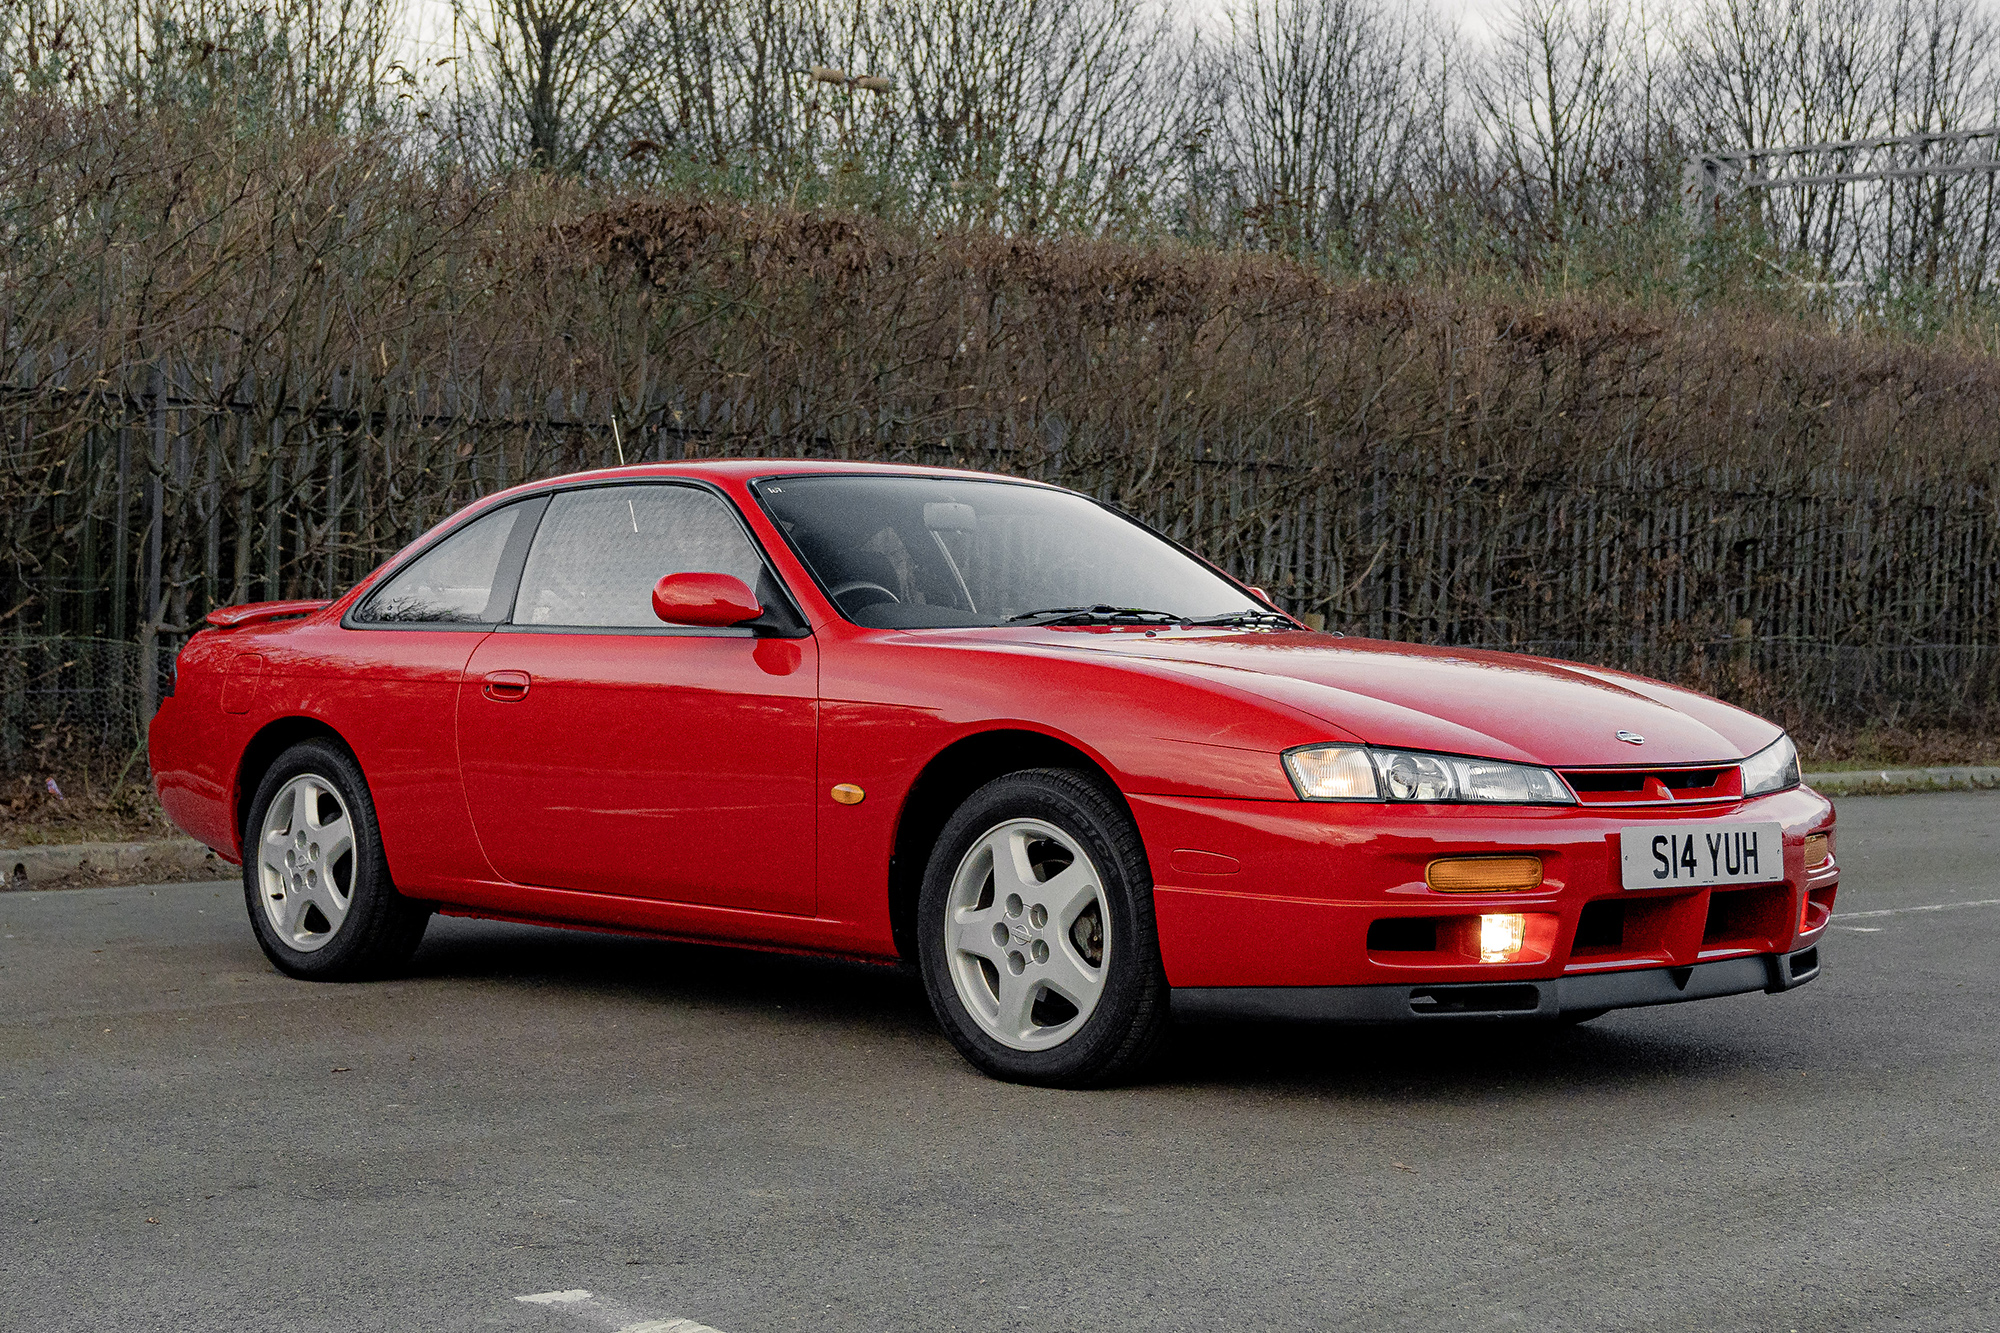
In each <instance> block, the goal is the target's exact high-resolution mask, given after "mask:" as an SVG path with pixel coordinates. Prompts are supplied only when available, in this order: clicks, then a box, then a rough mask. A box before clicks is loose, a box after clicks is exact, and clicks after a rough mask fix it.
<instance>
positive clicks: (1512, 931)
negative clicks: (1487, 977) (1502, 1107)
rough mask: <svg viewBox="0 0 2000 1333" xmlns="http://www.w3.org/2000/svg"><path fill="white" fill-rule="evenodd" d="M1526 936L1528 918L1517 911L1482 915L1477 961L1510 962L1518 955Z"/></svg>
mask: <svg viewBox="0 0 2000 1333" xmlns="http://www.w3.org/2000/svg"><path fill="white" fill-rule="evenodd" d="M1527 937H1528V918H1527V917H1525V916H1522V915H1520V914H1519V913H1514V912H1509V913H1507V914H1505V915H1502V916H1482V917H1480V918H1479V961H1480V962H1482V963H1511V962H1513V961H1514V959H1515V958H1517V957H1518V956H1519V955H1520V953H1521V946H1522V945H1523V944H1525V943H1526V942H1527Z"/></svg>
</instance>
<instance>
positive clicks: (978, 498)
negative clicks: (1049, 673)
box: [755, 475, 1282, 629]
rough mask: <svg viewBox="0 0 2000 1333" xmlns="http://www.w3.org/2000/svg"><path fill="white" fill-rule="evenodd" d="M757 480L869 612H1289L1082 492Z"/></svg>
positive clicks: (1032, 615)
mask: <svg viewBox="0 0 2000 1333" xmlns="http://www.w3.org/2000/svg"><path fill="white" fill-rule="evenodd" d="M755 489H756V492H757V496H758V498H759V499H760V500H761V501H762V502H763V505H764V508H765V510H766V512H768V513H769V514H770V515H771V518H772V520H773V521H774V522H776V523H777V525H778V527H779V528H780V529H781V530H782V531H783V532H784V534H785V536H786V537H787V538H788V539H789V540H790V541H791V543H792V548H793V549H794V550H796V551H797V552H798V553H799V558H800V559H802V560H803V561H805V563H806V565H807V567H808V568H810V569H811V570H812V572H813V576H814V577H815V578H817V579H818V580H819V582H820V585H821V586H822V587H823V588H825V589H826V591H827V594H828V595H829V596H830V597H832V598H833V600H834V602H835V604H836V605H838V606H839V607H840V609H841V612H842V614H844V615H846V617H847V618H848V619H849V620H852V621H854V622H855V623H856V624H859V625H872V626H877V627H879V628H884V629H935V628H940V627H943V626H948V625H1004V624H1007V623H1010V622H1013V621H1022V622H1029V621H1039V622H1040V623H1044V624H1046V623H1049V622H1050V621H1053V620H1057V619H1061V618H1064V616H1065V614H1066V615H1068V616H1069V618H1073V619H1082V618H1089V617H1091V616H1093V615H1094V616H1096V617H1097V618H1100V619H1116V618H1117V613H1119V612H1127V611H1132V610H1142V611H1146V612H1157V613H1161V616H1160V618H1161V619H1211V618H1216V617H1232V616H1241V617H1245V618H1248V619H1252V620H1273V621H1275V620H1280V619H1282V618H1281V617H1276V616H1273V615H1272V613H1271V612H1270V610H1269V608H1268V607H1265V606H1262V605H1261V604H1259V603H1257V602H1255V601H1253V600H1252V599H1251V598H1250V597H1248V596H1247V595H1245V594H1244V593H1243V592H1242V591H1241V590H1240V589H1238V588H1236V587H1234V586H1233V585H1231V584H1230V583H1229V582H1228V581H1227V580H1225V579H1223V578H1222V577H1221V576H1220V575H1218V574H1216V573H1215V571H1214V570H1212V569H1210V568H1208V566H1206V565H1204V564H1202V563H1201V562H1200V561H1198V560H1195V559H1194V558H1192V557H1191V556H1189V555H1187V554H1186V553H1185V552H1183V551H1181V550H1180V549H1179V548H1177V547H1175V546H1173V545H1171V544H1170V543H1168V542H1166V541H1163V540H1162V539H1161V538H1159V537H1157V536H1155V535H1154V534H1153V533H1151V532H1148V531H1147V530H1146V529H1145V528H1143V527H1141V526H1139V525H1138V524H1137V523H1133V522H1131V521H1130V520H1128V519H1124V518H1121V517H1119V516H1118V515H1117V514H1114V513H1112V512H1111V511H1110V510H1108V509H1105V508H1104V507H1103V506H1101V505H1098V504H1095V503H1093V502H1092V501H1090V500H1087V499H1085V498H1084V497H1082V496H1080V495H1074V494H1071V493H1070V492H1068V491H1056V490H1046V489H1043V488H1042V487H1039V486H1023V485H1014V484H1011V483H1008V482H1000V481H970V480H967V481H961V480H958V479H956V478H943V477H887V476H852V475H849V476H816V477H784V478H779V479H776V480H772V481H765V482H759V483H758V484H757V486H756V488H755ZM1043 613H1046V615H1044V614H1043Z"/></svg>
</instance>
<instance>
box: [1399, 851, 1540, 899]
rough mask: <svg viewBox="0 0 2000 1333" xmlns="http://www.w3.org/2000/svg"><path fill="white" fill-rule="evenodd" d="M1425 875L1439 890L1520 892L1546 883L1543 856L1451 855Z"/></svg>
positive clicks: (1443, 891) (1431, 866)
mask: <svg viewBox="0 0 2000 1333" xmlns="http://www.w3.org/2000/svg"><path fill="white" fill-rule="evenodd" d="M1424 879H1425V881H1426V882H1427V883H1429V884H1430V886H1431V887H1432V888H1434V889H1436V890H1437V891H1438V892H1439V893H1518V892H1520V891H1521V890H1523V889H1539V888H1540V887H1541V886H1542V858H1541V857H1539V856H1448V857H1445V858H1444V859H1443V860H1439V861H1433V862H1431V863H1430V865H1429V866H1428V867H1427V868H1426V869H1425V870H1424Z"/></svg>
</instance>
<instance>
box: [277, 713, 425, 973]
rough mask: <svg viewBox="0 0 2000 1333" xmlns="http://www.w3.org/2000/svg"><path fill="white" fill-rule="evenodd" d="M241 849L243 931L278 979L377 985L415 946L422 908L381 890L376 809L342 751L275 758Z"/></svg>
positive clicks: (389, 888)
mask: <svg viewBox="0 0 2000 1333" xmlns="http://www.w3.org/2000/svg"><path fill="white" fill-rule="evenodd" d="M243 844H244V846H243V895H244V897H245V899H246V900H247V903H248V906H249V909H250V924H251V927H252V928H253V929H254V930H255V931H256V932H257V943H258V944H260V945H261V946H263V949H264V955H265V956H266V957H267V958H269V959H270V960H271V961H272V962H273V963H274V964H276V965H277V966H278V968H279V969H280V970H282V971H285V972H289V973H290V974H291V975H293V976H295V977H309V978H312V979H315V980H320V981H344V980H350V979H355V978H360V977H367V976H379V975H380V974H382V973H384V972H389V971H393V970H395V969H396V968H398V967H400V966H401V965H402V964H404V963H405V962H407V961H409V957H410V955H411V954H412V953H414V952H415V951H416V947H417V944H418V942H419V941H421V940H422V939H423V935H424V927H425V925H426V924H427V923H428V922H429V920H430V914H431V908H430V905H429V904H428V903H421V902H417V901H415V900H413V899H410V898H406V897H404V896H403V895H402V894H400V893H398V892H397V891H396V886H395V885H394V884H393V883H391V882H390V879H389V863H388V860H387V858H386V857H385V856H384V854H383V851H382V836H381V832H380V830H379V829H378V828H377V827H376V823H375V803H374V801H373V800H372V799H371V798H370V797H369V794H368V783H367V781H366V780H365V779H364V778H363V777H362V775H361V766H360V765H359V764H357V763H355V762H354V756H353V755H352V754H350V753H348V751H347V749H346V748H345V747H344V746H341V745H339V744H336V743H335V742H334V741H332V740H330V739H328V740H321V739H315V740H308V741H303V742H301V743H299V744H297V745H294V746H293V747H292V748H290V749H289V750H286V751H285V752H284V753H283V754H281V755H279V756H278V758H277V761H276V762H275V763H273V764H272V765H271V767H270V768H269V769H267V770H265V773H264V776H263V780H262V781H260V782H259V783H258V784H257V790H256V793H255V795H254V796H253V797H252V799H251V802H250V810H249V817H248V819H246V820H245V821H244V838H243Z"/></svg>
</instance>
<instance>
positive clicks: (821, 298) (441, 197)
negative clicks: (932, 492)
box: [0, 108, 2000, 717]
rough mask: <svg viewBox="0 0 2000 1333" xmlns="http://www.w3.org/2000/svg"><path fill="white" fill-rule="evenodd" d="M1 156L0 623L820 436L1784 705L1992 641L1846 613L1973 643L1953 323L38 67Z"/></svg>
mask: <svg viewBox="0 0 2000 1333" xmlns="http://www.w3.org/2000/svg"><path fill="white" fill-rule="evenodd" d="M0 189H4V190H5V192H6V196H7V197H8V198H9V199H11V200H13V201H15V204H16V207H15V209H14V211H13V213H12V214H11V215H10V221H9V224H8V225H9V228H10V230H9V232H8V245H9V247H10V249H9V255H10V259H9V262H8V263H7V265H6V267H5V269H4V271H0V303H4V309H5V319H4V325H3V326H4V331H5V332H4V336H5V338H6V347H5V353H6V355H5V359H4V361H3V362H0V364H3V365H4V366H5V368H6V377H5V387H4V391H0V392H4V397H0V402H4V412H5V421H4V424H5V427H6V429H5V433H4V443H0V451H4V453H5V455H6V458H7V463H6V467H5V471H4V473H0V542H4V559H5V566H4V570H0V584H3V585H4V586H0V615H9V616H10V617H12V623H11V624H4V625H0V628H6V629H9V630H12V629H15V628H17V627H25V632H29V633H34V634H44V635H45V634H55V633H61V634H68V635H77V634H86V635H87V634H101V635H106V636H110V637H124V636H127V635H130V634H132V633H134V632H135V631H136V632H137V633H138V634H139V635H140V636H141V637H142V639H151V638H155V637H157V638H158V639H160V640H161V641H162V642H164V643H166V644H167V645H169V646H170V645H171V642H172V641H173V640H174V639H175V637H176V636H178V635H179V634H181V633H184V632H185V630H186V628H187V627H188V626H190V625H191V624H193V623H194V622H195V621H196V620H197V619H198V618H199V616H200V614H201V613H202V612H203V611H205V610H206V609H207V608H208V606H210V605H213V604H218V603H224V602H230V601H240V600H246V599H249V598H253V597H261V596H281V595H294V594H302V593H312V592H324V591H328V590H331V589H335V588H338V587H341V586H344V585H345V584H347V583H348V582H350V581H351V580H353V579H354V578H356V577H358V576H359V575H360V574H361V573H363V572H364V571H365V570H367V569H368V568H370V567H372V566H373V565H374V564H375V563H376V562H377V561H379V560H380V559H381V558H383V557H384V556H385V555H387V554H388V553H390V552H391V551H393V550H394V549H396V548H397V547H398V546H399V545H401V544H402V543H404V542H406V541H407V540H409V539H410V538H411V537H413V536H415V535H416V534H417V533H419V532H421V531H422V530H423V529H424V528H425V527H427V526H428V525H429V524H430V523H432V522H434V521H435V520H436V519H438V518H439V517H441V516H443V515H444V514H446V513H448V512H450V511H451V510H452V509H453V508H455V507H457V506H458V505H460V504H462V503H464V502H465V501H466V500H468V499H470V498H471V497H472V496H474V495H476V494H479V493H483V492H486V491H489V490H491V489H493V488H494V487H496V486H500V485H503V484H507V483H511V482H515V481H519V480H522V479H524V478H527V477H532V476H543V475H548V474H551V473H555V472H560V471H565V470H569V469H573V468H579V467H585V466H592V465H599V464H603V463H607V462H610V461H613V460H614V458H615V457H616V456H617V455H618V453H619V451H620V450H621V449H622V451H623V453H624V455H625V456H626V457H627V458H632V459H637V458H663V457H686V456H712V455H733V454H757V455H813V456H837V457H857V458H861V457H865V458H886V459H902V460H909V461H921V462H926V463H930V462H936V463H962V464H968V465H974V466H979V467H986V468H993V469H997V470H1000V471H1006V472H1013V473H1019V474H1025V475H1033V476H1039V477H1046V478H1050V479H1053V480H1058V481H1062V482H1065V483H1068V484H1071V485H1074V486H1078V487H1080V488H1082V489H1084V490H1087V491H1090V492H1093V493H1095V494H1098V495H1100V496H1102V497H1104V498H1106V499H1109V500H1112V501H1114V502H1116V503H1118V504H1120V505H1122V506H1124V507H1126V508H1128V509H1130V510H1132V511H1134V512H1136V513H1138V514H1140V515H1142V516H1144V517H1146V518H1148V519H1150V520H1152V521H1154V522H1156V523H1158V524H1159V525H1160V526H1162V527H1163V528H1165V529H1167V530H1169V531H1171V532H1172V533H1174V534H1175V535H1176V536H1178V537H1180V538H1181V539H1183V540H1185V541H1187V542H1189V543H1190V544H1192V545H1194V546H1196V547H1198V548H1200V549H1202V550H1204V551H1205V552H1207V553H1208V554H1210V555H1212V556H1214V557H1215V558H1217V559H1219V560H1221V561H1223V562H1224V563H1226V564H1228V565H1229V566H1231V567H1232V568H1234V569H1236V570H1237V571H1239V572H1240V573H1242V574H1244V575H1245V576H1247V577H1249V578H1251V579H1252V580H1253V581H1256V582H1259V583H1262V584H1265V585H1266V586H1269V587H1271V588H1272V589H1273V590H1274V592H1276V593H1277V594H1278V595H1279V596H1280V597H1281V599H1283V600H1284V601H1285V602H1287V603H1288V604H1289V605H1291V606H1293V607H1295V608H1297V609H1299V610H1301V611H1305V612H1311V613H1314V614H1321V615H1324V616H1326V617H1327V619H1328V621H1329V623H1331V624H1334V625H1340V626H1346V627H1348V628H1350V629H1354V630H1359V631H1362V632H1368V633H1376V634H1387V635H1392V636H1398V637H1413V638H1428V639H1442V640H1446V641H1455V642H1479V643H1498V644H1513V645H1518V646H1523V647H1536V648H1541V649H1545V650H1547V651H1551V652H1557V653H1565V654H1574V655H1584V656H1593V657H1596V658H1598V659H1600V660H1611V661H1617V662H1620V663H1623V664H1629V665H1634V666H1637V667H1640V668H1641V669H1646V670H1652V671H1657V672H1662V673H1666V674H1675V675H1688V676H1689V677H1690V678H1691V679H1697V680H1700V681H1702V682H1703V683H1705V684H1708V685H1711V686H1713V687H1714V688H1718V689H1722V690H1724V691H1725V692H1729V693H1734V694H1736V695H1737V696H1739V697H1744V698H1748V699H1751V700H1752V701H1754V702H1758V703H1759V704H1760V705H1761V706H1765V707H1770V708H1773V709H1777V710H1779V711H1787V712H1789V713H1791V714H1795V715H1798V716H1801V717H1804V716H1823V715H1832V714H1837V713H1840V712H1842V711H1843V710H1845V711H1846V712H1847V713H1853V712H1854V711H1855V710H1857V709H1863V708H1867V709H1875V708H1877V707H1878V706H1880V701H1882V700H1885V699H1886V700H1890V701H1891V702H1892V703H1893V702H1894V701H1897V700H1901V701H1902V702H1901V703H1900V704H1896V706H1897V707H1901V708H1904V709H1906V710H1909V709H1914V710H1916V711H1917V712H1921V713H1926V714H1927V715H1955V716H1965V715H1967V710H1969V709H1976V708H1978V707H1980V706H1983V705H1984V704H1986V703H1990V702H1991V699H1992V693H1993V688H1994V684H1993V680H1992V671H1991V665H1990V663H1987V660H1986V657H1983V656H1979V655H1978V654H1977V653H1976V652H1975V653H1974V655H1973V656H1970V657H1967V656H1964V655H1963V654H1961V656H1959V657H1949V656H1948V655H1947V656H1935V655H1934V656H1933V657H1932V658H1923V659H1921V660H1920V659H1919V658H1916V657H1908V656H1907V654H1906V656H1905V657H1902V658H1885V657H1882V656H1880V654H1879V653H1878V654H1877V656H1875V657H1870V658H1866V659H1863V658H1858V657H1854V656H1853V655H1852V651H1851V650H1859V649H1861V648H1867V649H1869V650H1870V651H1874V650H1876V649H1881V648H1884V647H1890V648H1894V649H1895V651H1896V652H1904V651H1905V646H1906V645H1912V644H1919V645H1939V644H1942V645H1951V646H1953V648H1952V651H1954V652H1957V651H1959V650H1960V649H1962V648H1964V646H1966V645H1975V646H1977V645H1985V646H1991V645H1993V644H1994V643H1995V641H1996V626H2000V621H1996V615H1995V612H1996V609H2000V608H1996V605H1995V596H1996V589H1995V571H1996V567H2000V550H1996V540H1997V539H1996V521H1995V506H1994V500H1993V496H1994V489H1993V485H1994V480H1995V477H1994V472H1995V465H1996V462H2000V440H1996V437H1995V433H1994V431H1993V429H1992V426H1991V423H1992V422H1993V421H1995V420H2000V365H1996V363H1995V361H1994V359H1993V358H1992V357H1991V356H1988V355H1986V354H1985V353H1983V352H1981V351H1979V350H1977V349H1972V348H1959V347H1955V346H1952V345H1948V344H1939V343H1932V344H1921V343H1916V342H1913V341H1909V340H1906V339H1895V338H1890V337H1886V336H1865V335H1858V334H1839V333H1833V332H1828V331H1825V330H1824V329H1815V328H1813V327H1809V326H1804V325H1801V324H1799V323H1797V322H1792V321H1787V320H1782V319H1779V318H1776V317H1754V316H1749V315H1743V314H1732V313H1728V312H1710V311H1701V310H1683V311H1678V312H1670V311H1659V310H1638V309H1631V308H1623V307H1619V306H1615V305H1608V304H1605V303H1602V302H1593V301H1588V300H1583V299H1567V300H1556V301H1550V302H1547V303H1541V304H1527V303H1523V302H1521V301H1519V300H1516V301H1503V300H1496V299H1485V298H1476V297H1472V296H1467V295H1464V294H1459V293H1454V292H1452V291H1450V290H1440V289H1435V288H1422V287H1415V286H1409V285H1395V284H1388V283H1371V282H1359V281H1333V280H1329V279H1328V278H1327V277H1325V276H1324V275H1323V274H1321V273H1318V272H1315V271H1312V270H1309V269H1307V268H1305V267H1302V266H1300V265H1298V264H1295V263H1292V262H1290V261H1287V260H1285V259H1283V258H1280V257H1276V256H1271V255H1259V254H1247V253H1241V252H1216V251H1209V250H1202V249H1198V248H1194V247H1191V246H1186V245H1181V244H1178V243H1172V242H1154V243H1138V242H1130V241H1116V240H1105V239H1090V238H1080V237H1071V238H1046V239H1025V238H1019V237H1006V236H1001V235H996V234H994V233H992V232H988V231H963V232H961V231H947V232H929V231H919V230H915V229H912V228H907V227H898V226H892V225H890V224H887V223H883V222H881V221H878V220H871V219H868V218H864V217H859V216H855V215H851V214H844V213H828V212H820V211H811V210H793V209H787V208H784V207H780V206H776V205H763V206H748V205H743V204H738V203H733V202H726V201H722V200H718V199H714V198H697V197H642V196H629V195H628V196H614V197H606V196H604V195H602V194H600V193H598V192H595V191H594V190H593V189H592V188H591V187H589V186H587V185H584V184H580V183H578V182H575V181H557V180H551V179H547V178H514V179H512V180H510V181H497V180H495V181H488V180H478V179H471V178H466V177H462V176H453V175H439V174H435V173H431V172H428V171H426V170H423V169H421V168H419V167H417V166H413V165H411V164H410V163H409V162H408V161H406V160H405V159H404V158H402V157H401V156H399V154H398V153H397V152H396V151H395V145H393V144H391V143H387V142H384V141H379V140H370V139H366V138H362V139H354V138H348V137H318V138H314V137H303V138H298V139H292V140H278V139H258V140H247V141H246V140H235V139H230V138H229V137H228V136H226V135H219V134H217V133H215V132H213V127H204V126H202V125H200V124H196V123H193V122H189V121H185V120H182V121H174V120H169V119H166V118H155V119H151V120H146V121H133V120H124V119H120V118H119V117H116V116H113V115H111V114H109V113H88V112H79V111H63V110H61V109H58V108H49V109H47V111H46V114H45V115H43V116H42V118H41V119H40V120H32V119H27V118H17V119H16V120H15V121H14V122H12V123H9V124H7V125H4V126H0ZM614 423H616V424H615V428H614ZM155 533H157V538H158V539H157V546H156V545H155V544H154V541H153V535H154V534H155ZM120 534H123V535H122V536H121V535H120ZM1841 652H1847V653H1849V656H1848V657H1841V656H1840V655H1839V654H1840V653H1841ZM1989 656H1990V655H1989ZM4 687H5V682H4V681H0V689H4Z"/></svg>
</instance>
